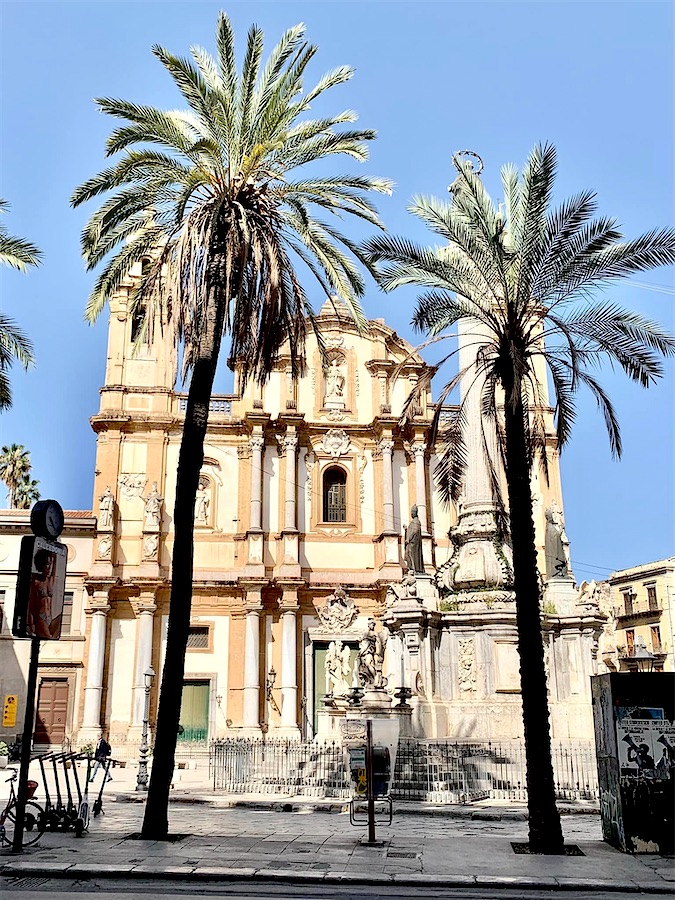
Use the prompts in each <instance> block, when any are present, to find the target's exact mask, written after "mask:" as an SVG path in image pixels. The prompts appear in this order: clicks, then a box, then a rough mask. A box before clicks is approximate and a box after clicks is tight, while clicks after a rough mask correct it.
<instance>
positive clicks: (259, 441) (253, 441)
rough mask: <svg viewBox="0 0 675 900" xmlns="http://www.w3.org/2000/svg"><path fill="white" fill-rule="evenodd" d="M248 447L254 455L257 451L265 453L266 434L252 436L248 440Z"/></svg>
mask: <svg viewBox="0 0 675 900" xmlns="http://www.w3.org/2000/svg"><path fill="white" fill-rule="evenodd" d="M248 446H249V448H250V450H251V453H254V452H255V451H256V450H259V451H261V452H262V451H263V450H264V448H265V435H264V434H252V435H251V437H250V438H249V439H248Z"/></svg>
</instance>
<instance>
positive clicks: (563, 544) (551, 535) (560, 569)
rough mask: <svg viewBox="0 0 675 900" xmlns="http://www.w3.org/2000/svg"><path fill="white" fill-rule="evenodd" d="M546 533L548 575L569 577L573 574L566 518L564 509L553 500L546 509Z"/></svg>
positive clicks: (551, 576) (545, 547)
mask: <svg viewBox="0 0 675 900" xmlns="http://www.w3.org/2000/svg"><path fill="white" fill-rule="evenodd" d="M545 515H546V535H545V539H544V550H545V555H546V577H547V578H568V577H570V576H571V574H572V566H571V562H570V542H569V541H568V539H567V535H566V534H565V519H564V518H563V514H562V510H561V509H560V507H559V506H558V504H557V503H556V502H555V500H553V502H552V503H551V505H550V506H549V508H548V509H547V510H546V514H545Z"/></svg>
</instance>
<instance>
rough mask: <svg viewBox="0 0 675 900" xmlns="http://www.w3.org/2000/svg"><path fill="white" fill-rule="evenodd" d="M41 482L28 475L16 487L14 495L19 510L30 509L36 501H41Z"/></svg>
mask: <svg viewBox="0 0 675 900" xmlns="http://www.w3.org/2000/svg"><path fill="white" fill-rule="evenodd" d="M39 484H40V482H39V481H36V480H35V479H34V478H31V477H30V476H29V475H26V477H25V478H23V479H22V480H21V481H20V482H19V484H18V485H17V487H16V491H15V493H14V496H15V500H16V508H17V509H30V508H31V506H32V505H33V504H34V503H35V501H36V500H39V499H40V489H39V488H38V485H39Z"/></svg>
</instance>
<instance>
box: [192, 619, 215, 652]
mask: <svg viewBox="0 0 675 900" xmlns="http://www.w3.org/2000/svg"><path fill="white" fill-rule="evenodd" d="M209 630H210V629H209V626H208V625H191V626H190V631H189V633H188V642H187V648H188V650H208V649H209Z"/></svg>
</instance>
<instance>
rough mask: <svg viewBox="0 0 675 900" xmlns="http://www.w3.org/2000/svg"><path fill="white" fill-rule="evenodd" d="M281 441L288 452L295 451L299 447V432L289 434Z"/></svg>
mask: <svg viewBox="0 0 675 900" xmlns="http://www.w3.org/2000/svg"><path fill="white" fill-rule="evenodd" d="M281 443H282V444H283V447H284V450H285V451H286V453H295V452H296V451H297V449H298V436H297V434H287V435H286V437H285V438H284V439H283V441H282V442H281Z"/></svg>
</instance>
